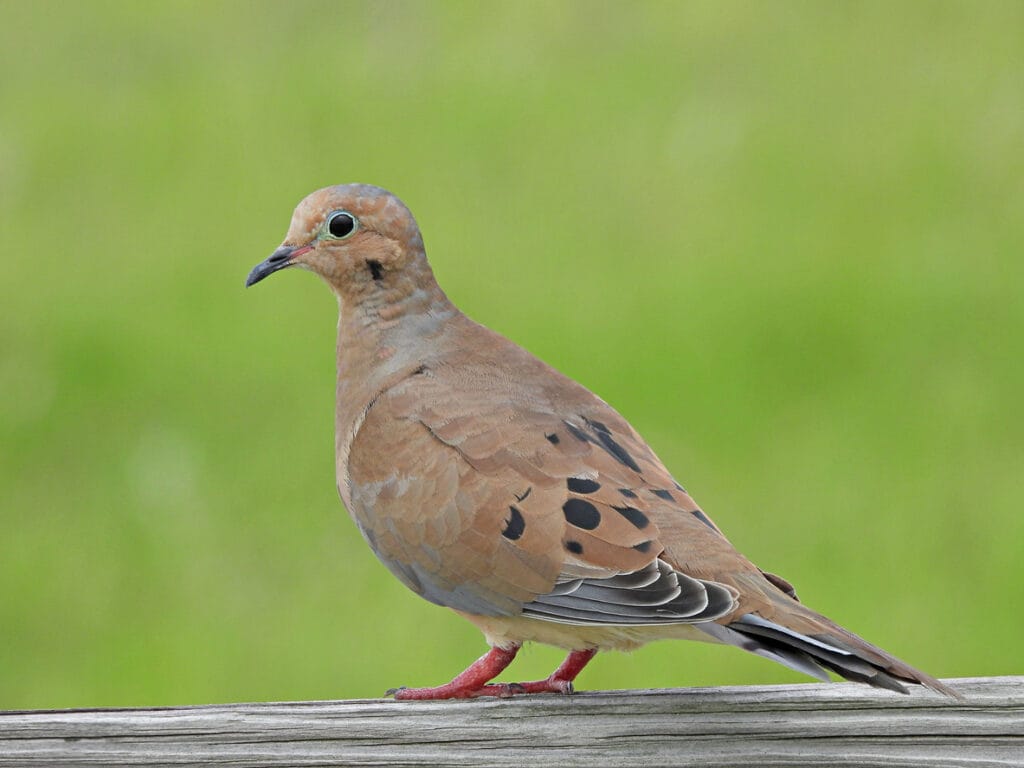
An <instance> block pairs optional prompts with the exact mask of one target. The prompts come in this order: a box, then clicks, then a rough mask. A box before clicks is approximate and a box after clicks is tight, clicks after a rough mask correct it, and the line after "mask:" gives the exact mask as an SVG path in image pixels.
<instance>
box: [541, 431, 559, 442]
mask: <svg viewBox="0 0 1024 768" xmlns="http://www.w3.org/2000/svg"><path fill="white" fill-rule="evenodd" d="M544 437H545V438H547V441H548V442H549V443H551V444H552V445H558V435H557V434H556V433H555V432H552V433H551V434H550V435H544Z"/></svg>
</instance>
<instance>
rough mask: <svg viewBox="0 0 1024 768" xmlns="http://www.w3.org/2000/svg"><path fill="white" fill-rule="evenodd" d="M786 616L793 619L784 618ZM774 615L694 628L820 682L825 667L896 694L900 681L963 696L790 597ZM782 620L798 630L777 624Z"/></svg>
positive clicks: (900, 689) (750, 615)
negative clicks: (784, 607) (785, 606)
mask: <svg viewBox="0 0 1024 768" xmlns="http://www.w3.org/2000/svg"><path fill="white" fill-rule="evenodd" d="M787 614H788V615H787ZM790 617H791V618H793V619H794V621H793V622H788V621H787V619H788V618H790ZM775 618H776V619H778V621H768V620H767V619H764V618H761V617H760V616H758V615H756V614H754V613H747V614H745V615H743V616H741V617H740V618H738V619H734V620H732V621H731V622H729V623H728V624H724V625H723V624H717V623H715V622H706V623H702V624H699V625H697V626H698V627H699V628H700V629H701V630H703V631H704V632H706V633H707V634H709V635H711V636H712V637H713V638H715V639H716V640H718V641H719V642H722V643H728V644H729V645H735V646H738V647H740V648H742V649H744V650H746V651H750V652H751V653H756V654H757V655H759V656H764V657H766V658H769V659H772V660H773V661H777V662H779V663H780V664H784V665H785V666H787V667H789V668H790V669H795V670H796V671H798V672H802V673H804V674H807V675H811V676H812V677H816V678H818V679H819V680H828V679H829V678H828V675H827V674H826V672H825V670H830V671H832V672H835V673H836V674H837V675H839V676H840V677H844V678H846V679H847V680H853V681H856V682H860V683H867V684H868V685H873V686H875V687H876V688H888V689H889V690H891V691H898V692H899V693H907V689H906V688H905V687H904V686H903V683H910V684H914V685H923V686H925V687H926V688H930V689H931V690H933V691H936V692H938V693H941V694H944V695H945V696H950V697H952V698H955V699H962V698H963V697H962V696H961V695H960V694H959V693H957V692H956V691H954V690H953V689H952V688H950V687H949V686H948V685H945V684H944V683H941V682H939V681H938V680H936V679H935V678H934V677H931V676H930V675H926V674H925V673H924V672H920V671H918V670H916V669H914V668H913V667H911V666H909V665H908V664H905V663H903V662H902V661H900V660H899V659H897V658H896V657H895V656H892V655H890V654H888V653H886V652H885V651H883V650H882V649H881V648H878V647H876V646H874V645H871V644H870V643H868V642H867V641H865V640H862V639H861V638H859V637H857V636H856V635H855V634H853V633H852V632H848V631H847V630H845V629H843V628H842V627H840V626H839V625H838V624H836V623H834V622H832V621H830V620H829V619H827V618H825V617H824V616H821V615H819V614H817V613H814V612H813V611H811V610H809V609H807V608H806V607H804V606H802V605H800V604H799V603H795V601H794V605H793V606H792V607H790V608H789V610H787V611H786V612H785V613H784V612H782V611H779V612H777V613H776V615H775ZM782 621H786V622H787V623H792V624H793V625H794V626H798V627H800V630H802V631H798V630H797V629H795V628H791V627H788V626H784V625H783V624H782V623H779V622H782ZM812 627H813V629H810V628H812ZM809 629H810V631H808V630H809Z"/></svg>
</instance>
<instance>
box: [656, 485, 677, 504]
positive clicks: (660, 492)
mask: <svg viewBox="0 0 1024 768" xmlns="http://www.w3.org/2000/svg"><path fill="white" fill-rule="evenodd" d="M651 493H653V494H654V495H655V496H657V497H658V498H659V499H664V500H665V501H675V497H673V496H672V494H671V493H669V492H668V491H664V490H662V489H661V488H655V489H654V490H652V491H651Z"/></svg>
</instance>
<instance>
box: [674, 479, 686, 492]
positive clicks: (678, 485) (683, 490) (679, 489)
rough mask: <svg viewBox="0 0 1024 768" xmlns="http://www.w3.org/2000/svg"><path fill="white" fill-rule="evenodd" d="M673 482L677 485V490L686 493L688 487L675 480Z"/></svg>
mask: <svg viewBox="0 0 1024 768" xmlns="http://www.w3.org/2000/svg"><path fill="white" fill-rule="evenodd" d="M672 484H673V485H675V487H676V490H677V491H682V492H683V493H686V489H685V488H683V486H681V485H680V484H679V483H677V482H676V481H675V480H673V481H672Z"/></svg>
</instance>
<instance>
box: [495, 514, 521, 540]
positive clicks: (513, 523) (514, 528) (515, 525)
mask: <svg viewBox="0 0 1024 768" xmlns="http://www.w3.org/2000/svg"><path fill="white" fill-rule="evenodd" d="M508 511H509V516H508V520H507V521H506V522H505V530H503V531H502V532H501V535H502V536H504V537H505V538H506V539H508V540H509V541H515V540H516V539H518V538H519V537H520V536H522V535H523V531H524V530H526V521H525V520H523V513H522V512H520V511H519V510H518V509H516V508H515V507H509V508H508Z"/></svg>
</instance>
